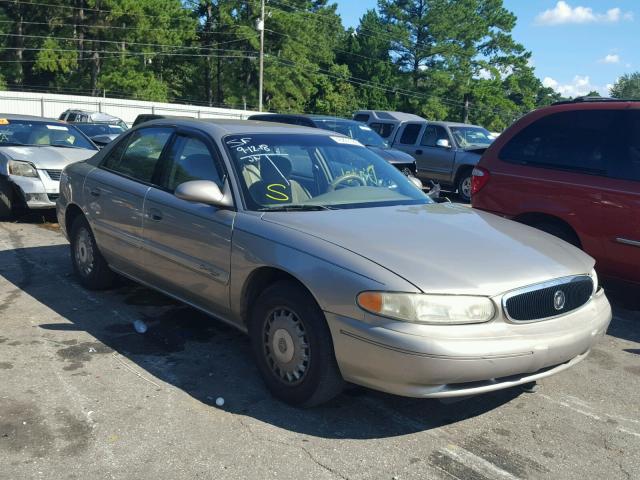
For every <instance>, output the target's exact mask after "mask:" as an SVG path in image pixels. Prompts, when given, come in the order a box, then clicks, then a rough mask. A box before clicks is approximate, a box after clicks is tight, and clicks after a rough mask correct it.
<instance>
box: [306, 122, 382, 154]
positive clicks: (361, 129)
mask: <svg viewBox="0 0 640 480" xmlns="http://www.w3.org/2000/svg"><path fill="white" fill-rule="evenodd" d="M314 121H315V123H317V124H318V126H319V127H320V128H322V129H324V130H332V131H334V132H338V133H341V134H343V135H346V136H347V137H351V138H354V139H356V140H358V141H359V142H360V143H361V144H363V145H365V146H367V147H378V148H389V144H387V142H386V141H385V140H384V139H383V138H382V137H381V136H380V135H378V134H377V133H376V132H374V131H373V130H371V129H370V128H369V127H367V126H366V125H364V124H362V123H358V122H341V121H339V120H338V121H336V120H314Z"/></svg>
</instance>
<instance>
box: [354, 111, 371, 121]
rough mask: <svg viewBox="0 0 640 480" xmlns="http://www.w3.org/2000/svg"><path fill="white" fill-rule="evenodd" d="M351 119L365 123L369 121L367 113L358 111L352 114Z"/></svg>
mask: <svg viewBox="0 0 640 480" xmlns="http://www.w3.org/2000/svg"><path fill="white" fill-rule="evenodd" d="M353 119H354V120H355V121H356V122H364V123H367V122H368V121H369V114H368V113H358V114H357V115H354V117H353Z"/></svg>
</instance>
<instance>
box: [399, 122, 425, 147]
mask: <svg viewBox="0 0 640 480" xmlns="http://www.w3.org/2000/svg"><path fill="white" fill-rule="evenodd" d="M420 129H422V125H420V124H419V123H409V124H407V126H405V127H404V131H403V132H402V136H401V137H400V143H402V144H403V145H413V144H415V143H416V140H418V135H419V134H420Z"/></svg>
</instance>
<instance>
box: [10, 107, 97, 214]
mask: <svg viewBox="0 0 640 480" xmlns="http://www.w3.org/2000/svg"><path fill="white" fill-rule="evenodd" d="M97 151H98V149H97V148H96V146H95V145H94V144H93V143H92V142H91V141H90V140H89V139H88V138H87V137H86V136H85V135H84V134H83V133H82V132H80V131H79V130H78V129H76V128H75V127H74V126H72V125H68V124H66V123H64V122H60V121H58V120H51V119H46V118H41V117H32V116H29V115H5V114H1V113H0V218H6V217H10V216H12V215H13V213H14V212H16V211H19V210H24V209H25V207H26V208H28V209H47V208H48V209H53V208H55V206H56V203H55V202H56V200H57V198H58V186H59V180H60V174H61V172H62V169H63V168H64V167H66V166H67V165H69V164H70V163H73V162H79V161H81V160H86V159H87V158H89V157H92V156H93V155H95V153H96V152H97Z"/></svg>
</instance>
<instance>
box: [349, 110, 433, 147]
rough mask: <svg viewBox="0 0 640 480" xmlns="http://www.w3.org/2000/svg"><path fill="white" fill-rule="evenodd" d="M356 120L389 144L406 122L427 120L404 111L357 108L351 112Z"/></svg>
mask: <svg viewBox="0 0 640 480" xmlns="http://www.w3.org/2000/svg"><path fill="white" fill-rule="evenodd" d="M353 119H354V120H355V121H357V122H362V123H366V124H367V125H369V127H371V129H372V130H373V131H374V132H376V133H377V134H378V135H380V136H381V137H382V138H384V139H385V140H386V141H387V142H388V143H389V145H392V144H393V140H394V138H395V136H396V133H397V132H398V130H399V129H400V127H401V126H402V125H404V124H405V123H406V122H426V121H427V120H426V119H424V118H422V117H419V116H418V115H414V114H412V113H404V112H389V111H380V110H359V111H357V112H356V113H354V114H353Z"/></svg>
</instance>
